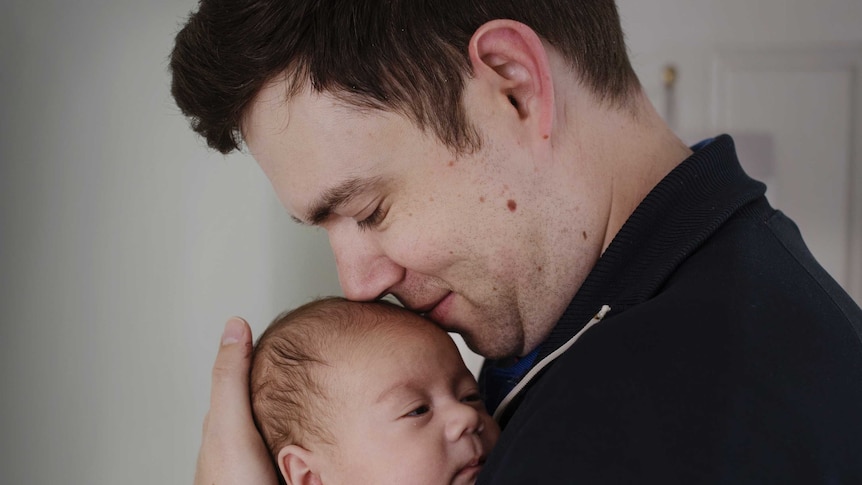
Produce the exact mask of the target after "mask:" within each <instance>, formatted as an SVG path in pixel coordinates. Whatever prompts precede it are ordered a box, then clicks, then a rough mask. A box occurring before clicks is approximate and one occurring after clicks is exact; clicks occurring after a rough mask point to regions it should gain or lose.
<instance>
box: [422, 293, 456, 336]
mask: <svg viewBox="0 0 862 485" xmlns="http://www.w3.org/2000/svg"><path fill="white" fill-rule="evenodd" d="M454 295H455V294H454V293H452V292H451V291H450V292H449V293H447V294H446V296H444V297H443V298H441V299H440V300H439V301H438V302H437V303H436V304H434V305H433V306H432V307H431V308H429V309H428V310H427V311H426V312H424V313H425V315H426V316H427V317H428V318H430V319H431V320H433V321H435V322H437V324H438V325H440V326H441V327H443V328H446V317H447V316H448V315H449V307H450V306H451V303H452V297H453V296H454Z"/></svg>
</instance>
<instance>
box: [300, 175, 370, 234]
mask: <svg viewBox="0 0 862 485" xmlns="http://www.w3.org/2000/svg"><path fill="white" fill-rule="evenodd" d="M379 183H380V177H351V178H349V179H347V180H345V181H343V182H341V183H339V184H338V185H336V186H334V187H331V188H329V189H327V190H326V191H325V192H324V193H323V195H321V196H320V198H319V199H318V200H316V201H313V202H312V203H310V204H309V205H308V209H307V210H306V219H305V221H308V222H305V221H301V220H300V221H298V222H300V223H306V224H310V225H313V226H317V225H320V224H321V223H322V222H323V221H325V220H326V219H327V218H328V217H329V216H330V215H332V213H333V212H334V211H335V210H336V209H338V208H339V207H341V206H342V205H344V204H346V203H348V202H350V199H352V198H353V197H354V196H356V195H358V194H360V193H362V192H364V191H366V190H367V189H368V188H369V187H372V186H375V185H378V184H379ZM294 219H296V218H294Z"/></svg>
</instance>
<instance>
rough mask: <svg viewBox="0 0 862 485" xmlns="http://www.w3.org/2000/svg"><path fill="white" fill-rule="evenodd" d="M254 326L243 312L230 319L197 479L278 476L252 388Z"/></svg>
mask: <svg viewBox="0 0 862 485" xmlns="http://www.w3.org/2000/svg"><path fill="white" fill-rule="evenodd" d="M251 350H252V343H251V329H250V328H249V326H248V323H246V322H245V320H243V319H241V318H237V317H234V318H231V319H230V320H228V322H227V324H226V325H225V330H224V333H223V334H222V341H221V345H220V346H219V350H218V355H217V356H216V362H215V365H214V366H213V373H212V390H211V392H210V409H209V412H208V413H207V416H206V418H205V420H204V429H203V437H202V441H201V449H200V454H199V455H198V463H197V470H196V472H195V484H196V485H212V484H218V485H242V484H246V483H255V484H261V485H267V484H273V485H274V484H275V483H276V482H277V480H276V476H275V473H274V472H275V469H274V468H273V466H272V463H271V462H270V459H269V453H268V451H267V449H266V446H265V445H264V443H263V440H262V438H261V436H260V434H258V432H257V428H255V426H254V421H253V420H252V415H251V402H250V399H249V390H248V378H249V377H248V373H249V366H250V364H251V360H250V357H251Z"/></svg>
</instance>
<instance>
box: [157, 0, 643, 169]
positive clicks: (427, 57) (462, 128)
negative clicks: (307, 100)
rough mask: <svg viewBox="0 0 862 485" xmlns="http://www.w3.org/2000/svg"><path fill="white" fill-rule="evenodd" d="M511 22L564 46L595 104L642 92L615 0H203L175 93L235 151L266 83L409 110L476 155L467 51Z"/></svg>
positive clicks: (215, 139) (182, 45)
mask: <svg viewBox="0 0 862 485" xmlns="http://www.w3.org/2000/svg"><path fill="white" fill-rule="evenodd" d="M493 19H512V20H516V21H519V22H522V23H524V24H526V25H528V26H530V27H531V28H532V29H533V30H535V31H536V33H537V34H539V36H540V37H542V38H543V39H544V40H545V41H547V42H548V43H549V44H550V45H552V46H554V47H555V48H556V49H558V50H559V51H560V52H561V53H562V55H563V56H564V57H565V58H566V60H567V61H568V62H569V63H570V64H571V66H572V67H573V68H574V69H575V72H577V73H578V74H579V76H580V79H581V82H582V83H584V84H585V85H586V86H588V87H589V88H590V89H591V90H592V91H593V92H594V93H595V94H596V96H597V97H598V98H599V99H601V100H603V101H607V102H609V103H611V104H614V105H618V106H624V105H625V104H626V101H627V100H628V98H629V95H630V93H631V92H632V90H633V89H635V88H636V87H637V86H638V81H637V77H636V75H635V73H634V71H633V70H632V67H631V65H630V63H629V60H628V55H627V53H626V47H625V43H624V41H623V33H622V28H621V26H620V20H619V14H618V13H617V8H616V4H615V3H614V1H613V0H329V1H327V0H201V1H200V4H199V8H198V11H197V12H195V13H193V14H192V15H191V16H190V17H189V19H188V22H187V23H186V25H185V26H184V28H183V29H182V30H181V31H180V32H179V33H178V34H177V37H176V44H175V46H174V50H173V52H172V53H171V60H170V69H171V72H172V74H173V84H172V86H171V92H172V94H173V96H174V99H175V100H176V102H177V105H178V106H179V107H180V109H181V110H182V112H183V113H184V114H185V115H186V116H188V117H190V118H191V124H192V128H193V129H194V130H195V131H196V132H198V133H199V134H201V135H202V136H203V137H205V138H206V140H207V143H208V144H209V146H211V147H212V148H214V149H216V150H218V151H220V152H222V153H228V152H230V151H232V150H234V149H238V148H239V146H240V144H241V142H242V134H241V128H242V126H241V125H242V119H243V116H244V115H245V114H246V111H247V108H248V107H249V105H250V104H251V102H252V101H253V100H254V97H255V96H256V95H257V93H258V92H259V91H260V89H261V88H262V87H263V86H264V83H266V82H267V81H269V80H271V79H273V78H274V77H275V76H277V75H279V74H281V73H283V72H284V73H286V74H287V76H288V78H287V79H288V81H289V86H290V90H291V91H290V92H289V93H287V94H288V95H291V94H296V93H297V92H298V91H299V90H301V89H304V88H305V87H307V86H308V87H310V88H311V89H312V90H314V91H316V92H327V93H330V94H332V95H334V96H336V97H337V98H338V99H340V100H342V101H344V102H345V103H347V104H348V105H350V106H355V107H358V108H371V109H380V110H385V111H392V112H397V113H400V114H402V115H404V116H406V117H407V118H408V119H410V120H412V121H413V122H414V123H416V125H417V126H419V127H420V128H422V129H430V130H432V131H433V133H434V134H435V135H436V136H437V137H438V138H439V139H440V140H441V141H442V142H443V143H445V144H446V145H447V146H449V147H450V148H452V149H453V150H455V151H457V152H469V151H471V150H474V149H476V148H478V147H479V145H480V140H479V136H478V134H477V132H476V131H475V130H474V129H473V128H472V126H471V125H470V123H469V120H467V117H466V115H465V112H464V108H463V106H462V103H461V96H462V91H463V88H464V79H465V76H468V75H471V68H470V61H469V57H468V50H467V49H468V44H469V42H470V38H471V37H472V35H473V33H474V32H475V31H476V29H478V28H479V27H480V26H481V25H482V24H484V23H485V22H487V21H490V20H493Z"/></svg>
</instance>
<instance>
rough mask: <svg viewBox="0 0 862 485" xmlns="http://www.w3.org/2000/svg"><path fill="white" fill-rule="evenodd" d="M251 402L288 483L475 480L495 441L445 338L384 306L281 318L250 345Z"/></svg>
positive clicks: (329, 302)
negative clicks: (251, 351)
mask: <svg viewBox="0 0 862 485" xmlns="http://www.w3.org/2000/svg"><path fill="white" fill-rule="evenodd" d="M251 398H252V408H253V411H254V418H255V423H256V424H257V426H258V429H259V430H260V431H261V434H262V435H263V437H264V441H265V442H266V445H267V447H268V448H269V451H270V453H271V454H272V456H273V458H274V459H275V461H276V464H277V466H278V468H279V470H280V472H281V475H282V479H283V480H284V481H285V482H287V483H293V484H299V483H302V484H306V483H307V484H315V483H317V484H326V485H334V484H345V483H350V484H363V483H368V484H372V483H411V484H426V483H427V484H443V483H446V484H449V483H459V484H460V483H474V482H475V480H476V476H477V475H478V472H479V470H480V469H481V465H482V463H483V462H484V460H485V457H486V456H487V454H488V453H489V452H490V450H491V447H492V446H493V445H494V443H495V442H496V441H497V437H498V436H499V433H500V430H499V427H498V426H497V424H496V423H495V422H494V421H493V419H491V417H490V416H489V415H488V413H487V412H486V411H485V407H484V404H483V403H482V401H481V399H480V397H479V393H478V388H477V385H476V380H475V379H474V378H473V375H472V374H470V371H469V370H467V368H466V366H465V365H464V362H463V360H462V359H461V356H460V354H459V353H458V349H457V348H456V347H455V344H454V342H453V341H452V339H451V338H449V336H448V335H447V334H446V333H445V332H444V331H443V330H441V329H440V328H438V327H436V326H435V325H434V324H433V323H431V322H429V321H428V320H425V319H424V318H422V317H420V316H418V315H416V314H414V313H411V312H409V311H407V310H405V309H403V308H401V307H398V306H395V305H392V304H389V303H386V302H371V303H358V302H350V301H347V300H344V299H340V298H327V299H323V300H317V301H314V302H312V303H309V304H306V305H304V306H301V307H299V308H297V309H295V310H293V311H290V312H287V313H285V314H282V315H280V316H279V317H278V318H276V319H275V321H273V323H272V324H270V326H269V327H268V328H267V329H266V331H265V332H264V333H263V335H261V337H260V338H259V340H258V342H257V344H256V345H255V349H254V353H253V356H252V371H251Z"/></svg>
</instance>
